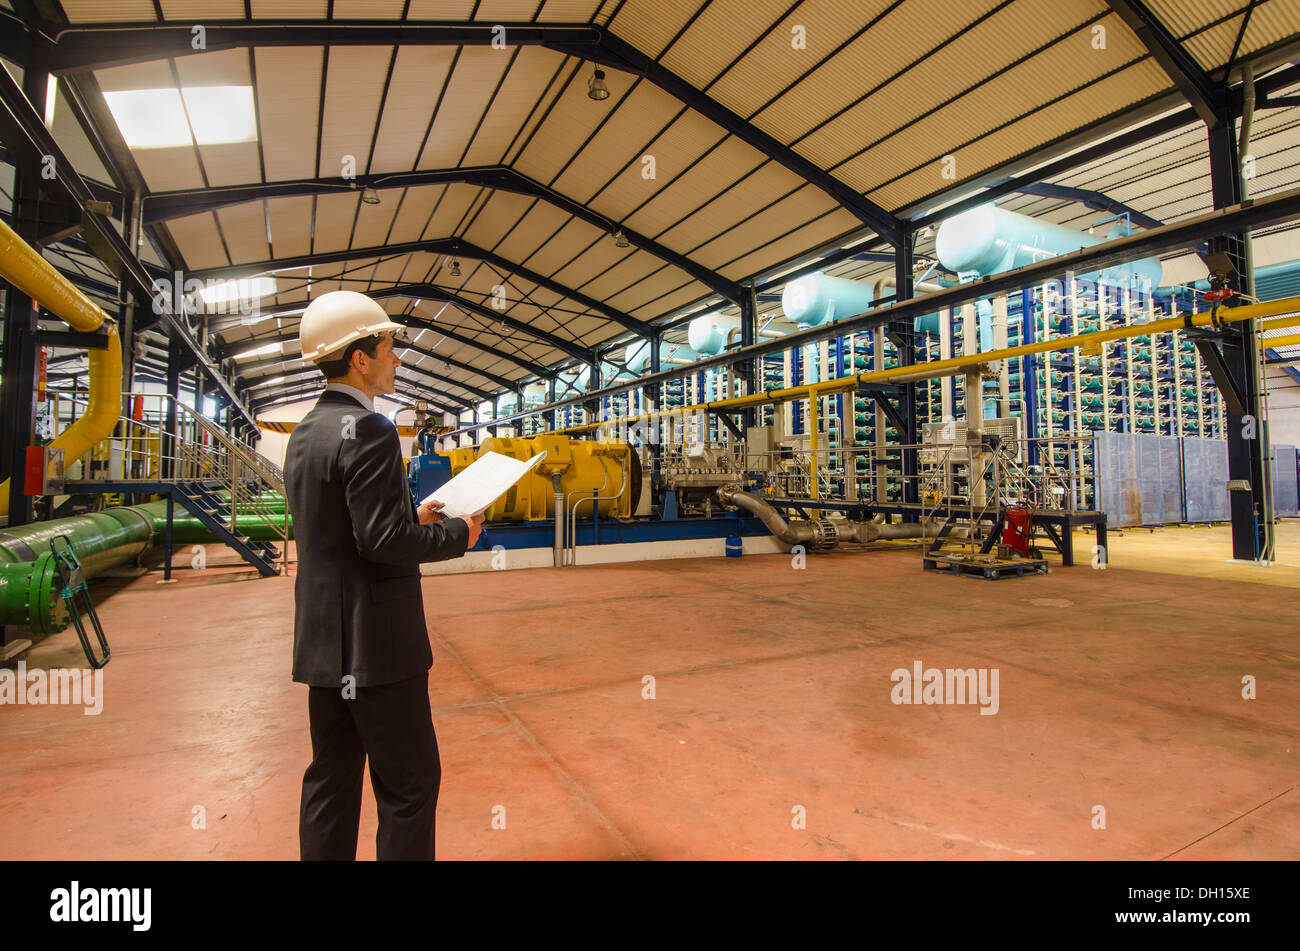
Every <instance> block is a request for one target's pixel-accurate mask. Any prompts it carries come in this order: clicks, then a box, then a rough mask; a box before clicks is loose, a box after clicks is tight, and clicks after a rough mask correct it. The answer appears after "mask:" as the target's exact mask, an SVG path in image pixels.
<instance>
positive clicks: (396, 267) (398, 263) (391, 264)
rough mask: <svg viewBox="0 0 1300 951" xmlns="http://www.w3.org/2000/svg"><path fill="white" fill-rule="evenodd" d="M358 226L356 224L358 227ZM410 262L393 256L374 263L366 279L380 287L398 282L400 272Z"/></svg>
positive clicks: (400, 278)
mask: <svg viewBox="0 0 1300 951" xmlns="http://www.w3.org/2000/svg"><path fill="white" fill-rule="evenodd" d="M359 227H360V226H359V225H358V228H359ZM409 263H410V262H409V261H408V260H407V259H406V258H394V259H393V260H391V261H385V262H384V263H382V264H378V265H376V266H375V267H374V268H372V269H371V270H370V273H369V274H367V275H366V278H367V279H368V280H371V281H374V282H375V284H376V285H378V286H380V287H382V286H384V285H385V284H389V285H392V284H398V283H400V282H401V280H402V274H403V272H404V271H405V270H406V268H407V265H408V264H409Z"/></svg>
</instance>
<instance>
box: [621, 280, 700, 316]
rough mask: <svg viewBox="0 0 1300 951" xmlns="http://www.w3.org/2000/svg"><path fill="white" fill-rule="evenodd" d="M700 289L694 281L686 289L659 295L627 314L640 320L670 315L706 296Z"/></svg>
mask: <svg viewBox="0 0 1300 951" xmlns="http://www.w3.org/2000/svg"><path fill="white" fill-rule="evenodd" d="M699 287H700V285H699V284H696V283H695V282H694V281H692V282H691V283H689V284H687V285H686V286H685V287H682V288H678V289H676V290H672V291H666V292H663V293H660V294H657V295H655V296H654V297H653V298H651V299H650V300H648V301H646V302H645V303H644V304H642V305H641V306H639V307H637V308H635V309H633V310H631V311H627V313H630V314H631V315H632V316H633V317H636V318H637V319H639V320H650V319H651V318H654V317H659V316H662V315H663V314H666V313H669V312H671V311H673V310H675V309H676V308H678V307H684V306H685V305H687V304H689V303H690V302H691V301H693V300H697V299H699V298H700V297H702V296H704V295H703V294H702V293H701V292H700V290H699Z"/></svg>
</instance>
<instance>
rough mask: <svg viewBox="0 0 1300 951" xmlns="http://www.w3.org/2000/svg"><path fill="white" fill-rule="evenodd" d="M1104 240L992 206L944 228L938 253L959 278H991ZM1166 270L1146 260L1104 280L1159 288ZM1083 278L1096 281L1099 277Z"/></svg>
mask: <svg viewBox="0 0 1300 951" xmlns="http://www.w3.org/2000/svg"><path fill="white" fill-rule="evenodd" d="M1108 237H1109V236H1108ZM1105 240H1107V238H1101V237H1098V236H1097V235H1093V234H1088V233H1087V232H1085V231H1076V230H1075V229H1074V228H1066V227H1064V226H1063V225H1057V224H1052V223H1051V222H1050V221H1043V220H1041V219H1038V218H1030V217H1029V216H1028V215H1021V214H1017V213H1016V212H1014V211H1007V210H1006V209H1005V208H999V207H997V206H996V205H993V204H988V205H980V206H979V207H978V208H972V209H970V210H969V211H964V212H962V213H961V214H959V215H954V216H953V217H951V218H949V219H947V220H946V221H944V222H943V223H942V224H941V225H939V233H938V235H937V236H936V237H935V252H936V253H937V254H938V256H939V263H940V264H942V265H943V266H944V267H946V268H948V269H949V270H951V271H955V272H956V273H957V274H959V275H962V276H968V275H974V276H979V277H987V276H988V275H990V274H999V273H1001V272H1003V271H1010V270H1013V269H1015V268H1018V267H1024V266H1025V265H1027V264H1033V263H1034V262H1035V261H1041V260H1043V259H1044V258H1050V257H1055V256H1057V255H1058V254H1068V253H1070V252H1071V251H1078V250H1080V249H1082V248H1090V247H1092V246H1093V245H1095V244H1101V243H1102V242H1103V241H1105ZM1161 271H1162V268H1161V265H1160V259H1159V258H1143V259H1141V260H1139V261H1132V262H1130V263H1128V264H1125V265H1121V266H1119V267H1116V268H1112V269H1107V270H1106V271H1105V272H1103V273H1102V275H1101V277H1102V279H1104V280H1105V281H1106V282H1107V283H1110V284H1122V283H1129V282H1137V283H1144V284H1145V285H1146V286H1147V287H1150V288H1151V289H1155V288H1156V287H1158V286H1159V284H1160V278H1161ZM1082 278H1084V279H1087V280H1094V281H1095V280H1097V279H1098V274H1097V273H1096V272H1094V273H1093V274H1088V275H1082Z"/></svg>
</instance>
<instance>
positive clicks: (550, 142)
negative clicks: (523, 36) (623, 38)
mask: <svg viewBox="0 0 1300 951" xmlns="http://www.w3.org/2000/svg"><path fill="white" fill-rule="evenodd" d="M589 69H590V67H588V66H583V67H582V69H581V70H580V71H579V73H578V74H577V75H576V76H574V78H573V81H572V82H570V83H569V84H568V87H567V88H566V89H565V90H564V92H563V93H562V94H561V95H560V100H559V102H557V103H556V104H555V108H554V109H552V110H551V112H550V115H548V116H547V117H546V121H545V122H543V123H542V124H541V126H540V127H538V129H537V132H536V134H534V135H533V138H532V141H530V142H529V143H528V146H527V147H526V148H525V149H524V150H523V152H521V153H520V154H519V155H518V157H516V158H515V159H514V161H513V162H512V163H511V164H512V165H513V166H514V167H515V168H516V169H518V170H519V171H520V172H523V173H524V174H525V175H527V176H529V177H530V178H533V179H535V180H536V181H539V182H541V183H542V184H548V183H549V182H550V181H551V180H552V179H554V178H555V176H556V175H558V174H559V172H560V169H561V168H563V167H564V163H565V162H567V161H568V160H569V157H570V156H572V155H573V153H574V152H575V151H576V150H577V149H578V148H579V147H580V146H581V145H582V143H583V142H585V141H586V140H587V136H589V135H591V133H592V132H593V131H594V130H595V128H596V126H598V125H599V124H600V122H601V120H602V119H604V118H605V116H607V115H608V114H609V113H610V111H611V109H614V108H616V107H617V103H618V102H619V101H620V100H621V99H622V97H623V96H624V94H626V92H627V90H628V88H629V87H630V86H631V85H632V77H631V76H629V75H628V74H626V73H620V72H618V71H617V70H607V76H608V79H607V80H606V81H607V83H608V85H609V92H610V97H609V98H608V99H605V100H603V101H600V102H593V101H592V100H590V99H588V98H587V78H588V77H589V75H590V74H589V72H588V70H589Z"/></svg>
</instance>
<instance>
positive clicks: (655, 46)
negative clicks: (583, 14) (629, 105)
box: [610, 0, 704, 90]
mask: <svg viewBox="0 0 1300 951" xmlns="http://www.w3.org/2000/svg"><path fill="white" fill-rule="evenodd" d="M703 5H704V3H703V0H655V2H654V3H635V2H632V3H627V4H624V5H623V7H622V8H621V9H620V10H619V11H618V16H616V17H614V20H613V22H612V23H611V24H610V28H611V29H612V30H613V31H614V33H615V34H617V35H618V36H619V37H620V38H622V39H624V40H626V41H627V42H629V43H631V44H632V45H633V46H635V47H636V48H637V49H639V50H640V51H641V52H642V53H645V54H646V55H647V56H649V57H650V58H651V59H655V58H657V57H658V56H659V54H660V53H662V52H663V51H664V47H665V46H667V45H668V41H669V40H671V39H672V38H673V37H674V36H676V35H677V31H678V30H680V29H681V28H682V27H683V26H685V25H686V22H687V21H688V20H689V19H690V18H691V17H692V16H693V15H694V13H695V11H696V10H698V9H699V8H700V7H701V6H703ZM610 89H611V90H612V89H613V87H612V86H611V87H610Z"/></svg>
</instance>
